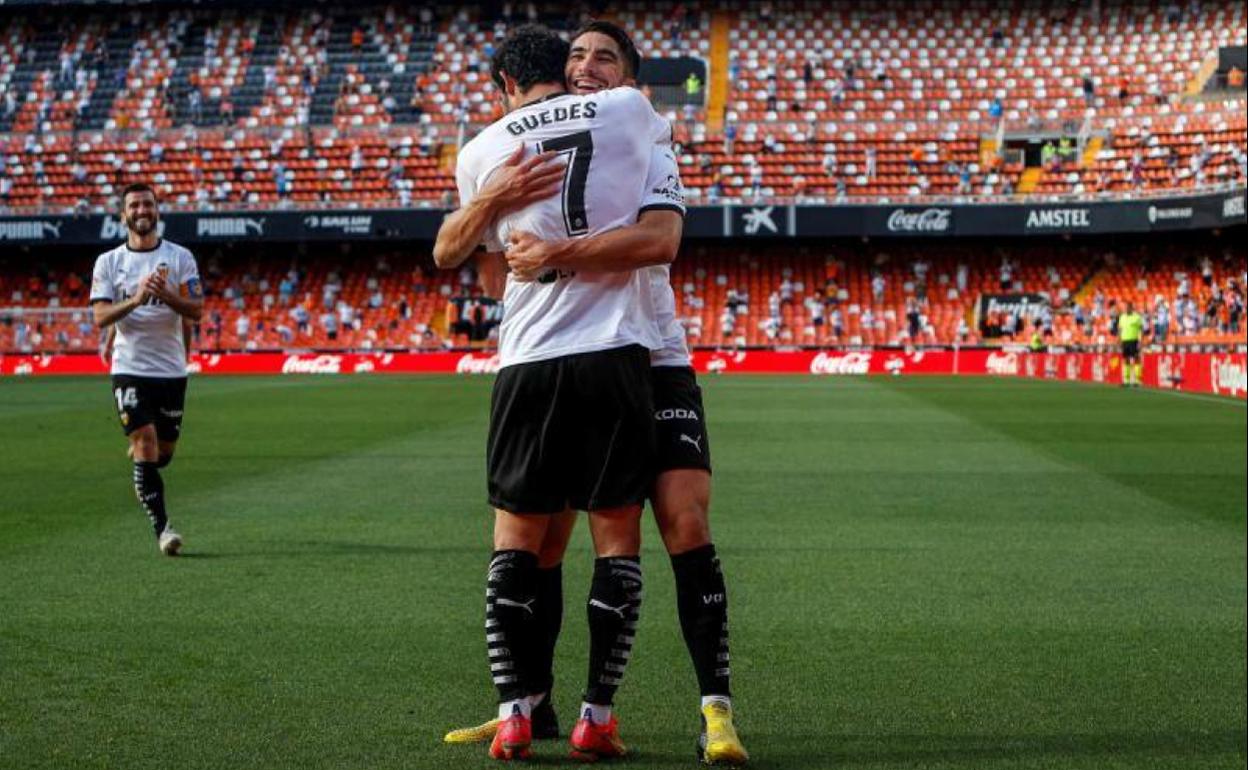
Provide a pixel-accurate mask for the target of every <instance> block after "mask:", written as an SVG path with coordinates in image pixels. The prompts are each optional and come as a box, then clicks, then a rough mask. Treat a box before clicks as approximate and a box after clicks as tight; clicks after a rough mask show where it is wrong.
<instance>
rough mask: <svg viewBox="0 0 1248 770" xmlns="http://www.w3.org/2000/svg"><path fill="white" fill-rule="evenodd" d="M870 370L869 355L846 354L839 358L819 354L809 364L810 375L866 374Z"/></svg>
mask: <svg viewBox="0 0 1248 770" xmlns="http://www.w3.org/2000/svg"><path fill="white" fill-rule="evenodd" d="M870 370H871V354H870V353H846V354H845V355H841V356H836V355H828V354H827V353H820V354H819V355H817V356H815V358H814V360H812V361H811V362H810V373H811V374H866V373H867V372H869V371H870Z"/></svg>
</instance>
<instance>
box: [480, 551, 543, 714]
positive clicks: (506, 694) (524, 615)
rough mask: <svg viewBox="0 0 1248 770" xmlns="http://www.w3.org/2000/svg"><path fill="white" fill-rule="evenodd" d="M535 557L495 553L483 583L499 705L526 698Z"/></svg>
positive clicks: (488, 644)
mask: <svg viewBox="0 0 1248 770" xmlns="http://www.w3.org/2000/svg"><path fill="white" fill-rule="evenodd" d="M536 582H537V555H536V554H532V553H529V552H528V551H495V552H494V555H493V556H492V557H491V559H490V571H489V574H488V576H487V577H486V583H485V642H486V648H487V650H488V651H489V658H490V674H491V676H493V678H494V686H495V687H497V688H498V697H499V702H500V703H505V702H507V701H514V700H520V699H522V698H524V697H525V696H527V695H528V692H527V689H528V687H527V685H528V682H529V681H530V679H531V674H530V673H529V670H530V668H531V659H532V654H533V645H534V632H535V631H536V630H537V629H536V623H535V620H536V616H535V608H534V604H535V603H536V596H535V593H536V588H535V584H536Z"/></svg>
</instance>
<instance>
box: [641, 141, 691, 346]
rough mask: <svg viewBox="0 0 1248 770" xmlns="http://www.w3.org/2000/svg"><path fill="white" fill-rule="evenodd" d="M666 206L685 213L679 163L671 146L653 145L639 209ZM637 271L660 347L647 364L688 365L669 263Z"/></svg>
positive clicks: (646, 209)
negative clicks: (643, 278)
mask: <svg viewBox="0 0 1248 770" xmlns="http://www.w3.org/2000/svg"><path fill="white" fill-rule="evenodd" d="M651 209H670V210H672V211H676V212H679V213H680V215H681V216H682V217H683V216H684V215H685V188H684V187H683V186H682V185H681V183H680V166H679V165H677V163H676V153H674V152H672V148H671V147H667V146H664V145H655V146H654V148H653V149H652V150H651V153H650V170H649V173H648V174H647V176H646V197H645V198H643V199H642V201H641V211H642V212H645V211H649V210H651ZM641 272H644V273H647V274H649V276H650V301H651V303H652V304H653V305H654V320H655V322H656V323H657V325H658V327H659V337H660V338H661V340H662V343H663V345H662V347H660V348H659V349H658V350H652V351H650V365H651V366H689V365H691V363H692V359H691V358H690V356H689V344H688V342H687V341H686V340H685V327H684V326H683V325H682V324H681V323H680V321H679V319H677V318H676V292H674V291H673V290H672V270H671V266H670V265H652V266H650V267H647V268H644V269H643V270H642V271H641Z"/></svg>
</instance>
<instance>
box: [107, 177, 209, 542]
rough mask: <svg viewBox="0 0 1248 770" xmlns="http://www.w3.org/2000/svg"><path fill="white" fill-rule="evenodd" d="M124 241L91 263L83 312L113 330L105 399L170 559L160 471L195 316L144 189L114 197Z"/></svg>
mask: <svg viewBox="0 0 1248 770" xmlns="http://www.w3.org/2000/svg"><path fill="white" fill-rule="evenodd" d="M121 200H122V220H123V222H124V223H125V225H126V229H127V231H128V233H127V236H126V242H125V243H123V244H122V245H120V246H118V247H117V248H115V249H113V250H111V251H107V252H105V253H103V254H101V255H100V256H99V258H97V259H96V261H95V270H94V272H93V274H92V279H91V306H92V311H93V312H94V315H95V323H96V325H97V326H99V327H101V328H104V327H113V328H112V329H111V330H110V334H112V333H113V332H114V331H115V337H113V338H112V339H114V340H115V342H114V347H113V351H112V356H111V361H110V371H111V372H112V386H113V400H114V405H115V406H116V408H117V416H118V419H119V420H120V421H121V427H122V430H123V431H125V433H126V436H127V438H128V439H129V441H130V455H131V457H132V458H133V460H134V476H133V480H134V492H135V494H136V495H137V496H138V498H139V504H140V505H142V506H143V510H144V511H146V512H147V515H148V517H149V518H150V519H151V522H152V529H153V531H154V532H155V535H156V542H157V545H158V547H159V548H160V551H161V552H162V553H164V554H165V555H167V556H176V555H177V553H178V551H179V550H180V549H181V547H182V538H181V536H179V535H178V533H177V532H175V531H174V530H173V528H172V527H171V526H169V517H168V513H167V511H166V508H165V484H164V480H163V479H162V478H161V474H160V471H161V469H162V468H164V467H166V466H168V465H169V463H170V462H172V461H173V453H174V450H175V449H176V447H177V443H178V438H179V436H180V435H181V430H182V411H183V408H184V404H185V400H186V347H185V333H186V332H185V329H186V326H185V324H184V321H188V320H189V321H198V320H199V318H200V315H201V314H202V313H203V307H204V301H203V290H202V287H201V286H200V280H199V268H198V267H197V266H196V264H195V257H194V256H192V255H191V252H189V251H187V250H186V249H185V248H183V247H181V246H178V245H177V244H174V243H170V242H169V241H166V240H162V239H161V237H160V235H159V230H158V225H159V222H160V214H159V212H158V210H157V202H156V194H155V192H154V191H153V190H152V188H151V187H149V186H147V185H145V184H132V185H130V186H129V187H127V188H126V189H125V191H124V192H123V193H122V198H121Z"/></svg>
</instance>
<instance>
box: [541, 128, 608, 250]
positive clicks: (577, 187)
mask: <svg viewBox="0 0 1248 770" xmlns="http://www.w3.org/2000/svg"><path fill="white" fill-rule="evenodd" d="M537 151H538V152H555V153H558V154H559V155H565V156H567V158H566V160H567V171H565V172H564V175H563V224H564V226H565V227H566V228H567V230H568V236H569V237H571V236H574V235H584V234H586V233H588V232H589V217H588V216H587V215H586V213H585V183H586V182H587V181H588V180H589V161H590V160H591V159H592V158H593V157H594V138H593V136H592V135H591V134H590V132H588V131H577V132H576V133H574V134H564V135H563V136H556V137H554V138H552V139H547V140H546V141H544V142H542V143H541V144H539V145H538V148H537Z"/></svg>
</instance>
